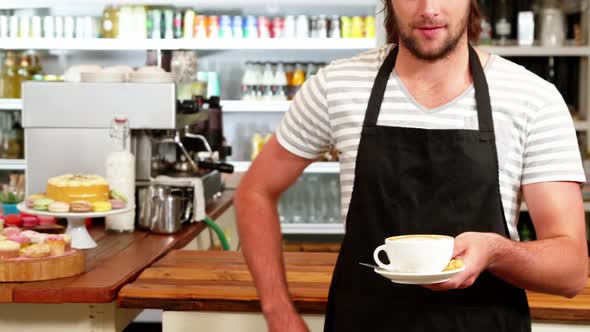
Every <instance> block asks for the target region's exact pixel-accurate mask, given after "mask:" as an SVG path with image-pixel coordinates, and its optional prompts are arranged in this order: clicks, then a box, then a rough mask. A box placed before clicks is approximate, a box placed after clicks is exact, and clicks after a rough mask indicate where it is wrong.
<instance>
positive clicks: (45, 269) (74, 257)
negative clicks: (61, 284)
mask: <svg viewBox="0 0 590 332" xmlns="http://www.w3.org/2000/svg"><path fill="white" fill-rule="evenodd" d="M84 268H85V264H84V253H83V252H82V251H80V250H76V249H72V250H71V251H70V252H68V253H66V254H65V255H63V256H56V257H46V258H15V259H0V282H15V281H40V280H51V279H59V278H66V277H71V276H74V275H78V274H80V273H82V272H84Z"/></svg>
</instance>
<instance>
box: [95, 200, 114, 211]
mask: <svg viewBox="0 0 590 332" xmlns="http://www.w3.org/2000/svg"><path fill="white" fill-rule="evenodd" d="M92 207H93V209H94V212H107V211H111V210H112V209H113V206H112V205H111V203H110V202H106V201H105V202H94V203H92Z"/></svg>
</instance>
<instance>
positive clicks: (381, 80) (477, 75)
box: [363, 44, 494, 140]
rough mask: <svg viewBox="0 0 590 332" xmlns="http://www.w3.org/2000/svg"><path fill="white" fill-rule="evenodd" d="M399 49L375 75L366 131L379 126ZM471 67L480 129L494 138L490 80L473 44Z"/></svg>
mask: <svg viewBox="0 0 590 332" xmlns="http://www.w3.org/2000/svg"><path fill="white" fill-rule="evenodd" d="M398 51H399V50H398V47H397V46H394V47H393V49H392V50H391V51H390V52H389V54H388V55H387V57H386V58H385V61H384V62H383V64H382V65H381V67H380V68H379V72H378V73H377V77H375V82H374V84H373V89H372V90H371V96H370V97H369V103H368V104H367V111H366V113H365V120H364V123H363V131H364V132H373V131H374V129H373V128H374V127H375V126H377V118H378V117H379V113H380V111H381V104H382V103H383V97H384V96H385V90H386V89H387V83H388V81H389V77H390V75H391V72H392V71H393V69H394V68H395V62H396V59H397V54H398ZM469 68H470V69H471V75H472V76H473V87H474V88H475V100H476V103H477V119H478V123H479V131H480V133H482V134H484V135H483V137H482V138H485V139H486V140H488V139H494V121H493V118H492V104H491V102H490V94H489V91H488V82H487V80H486V77H485V73H484V71H483V68H482V66H481V62H480V61H479V57H478V56H477V53H476V52H475V49H474V48H473V47H472V46H471V44H469Z"/></svg>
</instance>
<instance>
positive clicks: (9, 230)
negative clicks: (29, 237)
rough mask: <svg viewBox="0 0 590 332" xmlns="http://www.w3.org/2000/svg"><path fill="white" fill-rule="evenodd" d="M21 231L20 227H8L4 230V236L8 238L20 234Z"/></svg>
mask: <svg viewBox="0 0 590 332" xmlns="http://www.w3.org/2000/svg"><path fill="white" fill-rule="evenodd" d="M20 232H21V230H20V228H18V227H6V228H5V229H3V230H2V234H3V235H6V236H10V235H16V234H20Z"/></svg>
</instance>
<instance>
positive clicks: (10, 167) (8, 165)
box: [0, 159, 27, 171]
mask: <svg viewBox="0 0 590 332" xmlns="http://www.w3.org/2000/svg"><path fill="white" fill-rule="evenodd" d="M26 168H27V163H26V161H25V160H24V159H0V170H3V171H24V170H25V169H26Z"/></svg>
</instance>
